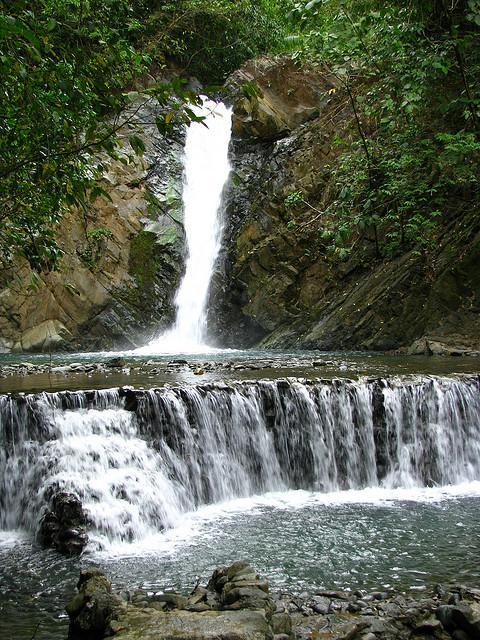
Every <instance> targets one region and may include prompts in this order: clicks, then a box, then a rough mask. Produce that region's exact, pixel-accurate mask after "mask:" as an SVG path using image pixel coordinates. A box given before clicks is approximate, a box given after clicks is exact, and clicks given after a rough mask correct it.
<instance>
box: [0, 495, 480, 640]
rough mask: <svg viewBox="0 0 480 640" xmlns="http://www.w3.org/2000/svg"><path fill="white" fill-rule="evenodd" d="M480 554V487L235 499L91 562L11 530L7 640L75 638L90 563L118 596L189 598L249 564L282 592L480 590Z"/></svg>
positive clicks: (4, 595) (2, 546) (2, 625)
mask: <svg viewBox="0 0 480 640" xmlns="http://www.w3.org/2000/svg"><path fill="white" fill-rule="evenodd" d="M463 493H467V494H468V495H466V496H464V497H462V494H463ZM448 494H450V495H448ZM456 494H458V495H456ZM479 551H480V483H472V484H471V485H468V486H467V487H461V488H458V489H454V488H452V489H443V490H440V489H438V490H435V489H433V490H432V489H426V490H418V491H415V490H413V491H405V490H398V491H393V492H392V491H390V492H385V491H382V490H365V491H360V492H345V493H343V494H330V495H325V494H323V495H322V494H309V493H306V492H302V491H295V492H288V493H286V494H270V495H267V496H262V497H257V498H248V499H242V500H234V501H232V502H230V503H226V504H224V505H212V506H208V507H203V508H201V509H199V510H198V511H197V512H196V513H194V514H186V515H185V516H184V518H183V520H182V521H181V522H180V524H179V526H178V527H177V528H175V529H173V530H171V531H167V532H166V533H164V534H159V535H157V536H153V537H150V538H149V539H145V540H143V541H140V542H137V543H134V544H130V545H128V544H121V545H119V544H116V545H112V546H111V547H109V548H106V549H104V550H103V551H100V552H99V551H95V552H91V553H89V554H84V556H83V557H82V558H81V559H80V560H78V559H68V558H63V557H61V556H59V555H58V554H56V553H54V552H51V551H43V550H40V549H38V548H36V547H35V546H32V544H31V542H30V541H29V540H28V539H25V538H22V537H21V536H20V534H18V535H17V534H15V533H2V534H0V575H1V578H0V637H1V638H13V637H15V638H17V639H18V640H30V638H32V636H33V633H34V632H35V629H36V627H37V625H38V624H39V623H40V626H39V627H38V630H37V632H36V635H35V640H47V639H48V640H55V639H57V638H58V639H60V638H64V637H65V635H66V633H65V632H66V626H67V619H66V617H65V615H64V614H63V608H64V605H65V602H66V601H67V599H68V598H69V597H70V596H71V595H72V594H73V591H74V587H75V583H76V580H77V577H78V571H79V569H80V567H81V566H85V565H87V564H95V565H97V566H100V567H102V568H103V569H105V571H106V572H107V573H108V575H109V576H110V577H111V578H112V579H113V581H114V584H115V587H116V588H122V587H127V588H130V589H131V588H138V587H140V588H143V589H151V590H158V589H167V588H174V589H180V590H184V591H188V590H190V589H191V588H192V586H193V585H194V583H195V580H196V576H200V577H201V578H202V579H204V580H205V579H207V578H208V576H209V575H210V573H211V572H212V570H213V568H214V567H215V566H216V565H218V564H226V563H229V562H232V561H233V560H236V559H239V558H245V559H248V560H249V561H250V562H252V564H253V565H254V566H255V567H256V568H257V569H258V570H259V571H261V572H262V573H264V574H265V575H267V576H268V577H269V578H270V582H271V586H272V589H273V590H274V591H275V590H276V591H278V590H282V589H284V590H287V591H293V592H301V591H304V590H306V591H309V592H314V591H315V590H320V589H325V588H328V589H331V588H335V589H354V588H358V587H360V588H361V587H363V588H366V589H372V590H373V589H379V588H381V589H389V588H392V589H422V588H424V587H425V586H428V585H431V584H435V583H436V582H442V581H443V582H445V581H449V580H454V581H456V582H461V583H470V584H477V585H478V584H479V583H480V563H479V562H478V554H479Z"/></svg>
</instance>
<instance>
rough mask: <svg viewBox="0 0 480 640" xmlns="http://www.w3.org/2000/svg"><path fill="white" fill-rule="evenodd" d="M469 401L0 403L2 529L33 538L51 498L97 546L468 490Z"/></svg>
mask: <svg viewBox="0 0 480 640" xmlns="http://www.w3.org/2000/svg"><path fill="white" fill-rule="evenodd" d="M479 391H480V379H479V378H478V376H465V377H464V378H462V379H454V378H435V377H431V378H417V379H413V380H409V381H408V380H407V381H405V380H400V379H388V380H375V381H357V382H355V381H349V380H334V381H317V382H308V381H287V380H276V381H260V382H238V383H232V384H229V385H227V384H211V385H199V386H185V387H178V388H170V387H165V388H162V389H153V390H134V389H131V388H122V389H116V390H107V391H89V392H62V393H52V394H49V393H41V394H37V395H27V396H20V397H13V396H0V528H4V529H5V528H6V529H12V528H17V527H24V528H27V529H29V530H31V531H35V529H36V527H37V526H38V520H39V516H41V515H42V513H43V512H44V511H45V510H46V508H47V506H48V503H49V500H50V499H51V496H52V495H53V494H54V493H55V492H56V491H68V492H72V493H74V494H76V495H77V496H78V497H79V498H80V500H81V501H82V503H83V505H84V508H85V509H86V511H87V513H88V515H89V519H90V521H91V522H92V532H93V534H94V535H98V536H100V537H102V536H104V537H107V538H109V539H124V540H131V539H138V538H142V537H144V536H146V535H149V534H151V533H153V532H156V531H159V530H160V529H161V528H163V527H170V526H173V525H175V522H176V521H177V520H178V518H179V516H180V514H182V513H184V512H186V511H191V510H194V509H195V508H196V507H197V506H199V505H202V504H206V503H216V502H221V501H225V500H228V499H231V498H238V497H247V496H251V495H253V494H261V493H265V492H269V491H285V490H288V489H306V490H311V491H320V492H332V491H339V490H348V489H361V488H366V487H384V488H386V489H392V488H397V487H423V486H439V485H440V486H443V485H448V484H457V483H462V482H470V481H478V480H480V394H479Z"/></svg>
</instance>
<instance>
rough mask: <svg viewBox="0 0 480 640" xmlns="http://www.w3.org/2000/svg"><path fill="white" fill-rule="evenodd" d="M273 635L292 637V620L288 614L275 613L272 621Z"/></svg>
mask: <svg viewBox="0 0 480 640" xmlns="http://www.w3.org/2000/svg"><path fill="white" fill-rule="evenodd" d="M271 625H272V629H273V633H274V634H275V635H278V634H283V635H288V636H289V635H290V634H291V633H292V619H291V618H290V616H289V615H288V614H287V613H275V614H274V615H273V616H272V621H271Z"/></svg>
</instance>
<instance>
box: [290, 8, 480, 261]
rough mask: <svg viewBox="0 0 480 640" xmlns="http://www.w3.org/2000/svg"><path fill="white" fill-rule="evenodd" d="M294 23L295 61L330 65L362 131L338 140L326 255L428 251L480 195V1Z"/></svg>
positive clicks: (313, 14) (303, 11) (304, 17)
mask: <svg viewBox="0 0 480 640" xmlns="http://www.w3.org/2000/svg"><path fill="white" fill-rule="evenodd" d="M292 15H293V19H294V22H295V26H296V28H297V33H296V34H295V35H294V36H293V37H292V46H293V47H294V48H295V55H296V56H298V57H300V58H307V59H316V60H318V61H320V62H321V63H322V64H324V65H326V67H327V69H328V70H329V72H330V73H331V74H333V76H334V77H335V79H336V81H337V87H338V91H341V92H343V93H344V94H345V95H346V96H347V98H348V101H349V103H350V108H351V111H352V119H353V122H354V129H355V138H356V139H355V140H354V142H353V144H352V143H351V140H350V139H343V138H342V137H341V136H338V138H337V140H336V143H337V144H338V145H339V147H340V148H341V149H342V150H343V153H341V155H340V158H339V160H338V161H337V162H335V163H334V164H332V166H331V172H332V174H333V178H334V182H335V186H334V192H333V193H332V195H331V197H330V201H329V203H328V206H327V207H326V208H325V212H324V213H325V215H324V217H323V219H322V224H321V225H320V230H321V231H320V232H321V235H322V237H323V238H324V240H325V242H326V245H327V247H328V249H329V250H330V252H331V253H333V254H334V255H336V256H337V257H339V258H345V257H346V256H347V255H348V253H349V251H351V249H352V247H353V246H354V245H355V242H356V241H357V240H358V239H362V240H371V242H372V243H373V245H374V247H375V254H376V256H377V257H381V256H387V257H388V256H392V255H394V254H396V253H398V252H399V251H404V250H405V249H406V248H409V247H412V246H414V245H415V246H416V247H417V249H418V250H419V251H423V250H428V248H429V247H430V246H431V244H432V242H434V240H435V237H436V232H437V227H438V225H439V224H440V223H441V222H442V220H443V222H445V219H446V217H447V216H448V215H449V214H450V213H451V211H452V208H453V210H458V209H459V208H462V207H471V206H475V203H476V202H477V200H478V196H479V186H478V185H479V183H478V173H479V169H480V92H479V86H480V47H479V44H478V37H479V33H480V2H478V0H459V1H458V2H447V0H427V1H424V0H422V1H420V0H408V1H407V2H391V3H384V2H379V1H378V0H364V1H362V2H358V1H355V2H354V1H348V0H312V1H310V2H308V3H305V2H296V3H295V8H294V11H293V13H292ZM332 91H333V92H335V90H332Z"/></svg>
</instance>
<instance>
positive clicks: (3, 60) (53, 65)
mask: <svg viewBox="0 0 480 640" xmlns="http://www.w3.org/2000/svg"><path fill="white" fill-rule="evenodd" d="M280 4H281V3H274V2H270V1H268V0H261V1H260V2H252V1H247V0H240V1H234V0H210V1H209V2H206V1H200V0H175V1H171V2H162V1H161V0H135V1H133V0H36V1H35V2H31V1H29V0H7V1H5V0H0V78H1V80H0V219H1V226H0V262H1V263H3V264H4V265H5V264H8V262H9V261H10V259H11V258H12V257H13V256H15V255H18V254H20V255H23V256H24V257H26V258H27V259H28V260H29V262H30V264H31V265H32V267H34V268H35V269H37V270H42V269H47V270H48V269H54V268H56V267H57V266H58V264H59V258H60V257H61V251H60V248H59V247H58V245H57V243H56V239H55V235H56V225H57V223H58V221H59V220H60V218H61V216H62V214H63V213H64V211H65V210H66V208H68V207H70V206H73V205H75V206H79V207H86V206H88V202H89V200H90V199H95V198H96V197H98V196H102V195H103V196H104V197H105V196H106V194H105V193H104V192H103V191H102V189H100V188H99V187H98V185H97V179H98V178H99V176H100V175H101V174H102V171H103V167H102V166H101V164H100V163H99V162H98V160H96V158H97V157H98V152H99V151H106V152H108V153H109V154H110V155H111V156H113V157H115V154H116V145H117V142H118V138H117V133H118V131H119V129H120V127H121V126H122V124H124V122H125V118H128V116H122V115H121V114H122V113H125V112H124V109H125V107H126V106H127V105H128V103H129V101H131V100H132V99H135V100H136V99H138V97H139V96H138V93H136V92H134V91H131V89H132V88H133V87H134V86H136V85H137V84H139V83H141V79H142V77H143V76H145V74H147V73H148V72H153V73H157V72H159V71H160V72H161V69H162V68H163V67H165V65H166V63H167V61H170V62H172V61H173V63H174V66H175V67H176V68H177V69H179V70H180V71H179V73H181V74H197V75H198V76H199V77H200V78H201V79H202V80H206V81H208V82H221V81H222V80H223V79H224V77H225V76H226V74H228V73H229V72H230V71H232V70H233V68H235V66H237V65H238V64H240V63H241V62H242V61H243V60H244V59H246V58H247V57H250V56H252V55H255V54H257V53H259V52H262V51H264V50H265V49H266V48H268V47H269V48H273V47H274V46H275V42H276V41H278V40H279V39H280V38H281V36H282V29H281V26H280V25H281V21H280V20H279V10H280V9H279V7H280ZM275 7H276V8H275ZM142 95H143V97H144V99H146V100H148V99H152V98H154V99H156V100H157V101H158V102H159V103H160V105H161V106H163V107H164V110H163V112H164V116H163V117H161V118H158V119H157V125H158V127H159V129H160V130H161V131H162V132H167V131H168V130H169V129H170V128H172V127H173V126H174V124H175V123H176V122H178V121H181V122H187V123H188V122H189V121H191V120H192V119H195V116H194V114H193V112H192V111H191V109H190V107H189V105H190V104H191V103H192V102H197V101H198V97H197V96H196V95H195V94H194V93H193V92H191V91H188V90H186V89H185V88H184V86H183V85H182V83H181V82H180V81H175V82H173V83H169V84H160V85H157V86H151V85H150V86H149V88H148V90H146V91H144V92H143V94H142ZM130 144H131V147H132V149H133V151H134V152H135V153H141V152H142V150H143V145H142V141H141V140H140V139H139V138H138V137H135V136H133V137H132V138H131V139H130Z"/></svg>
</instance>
